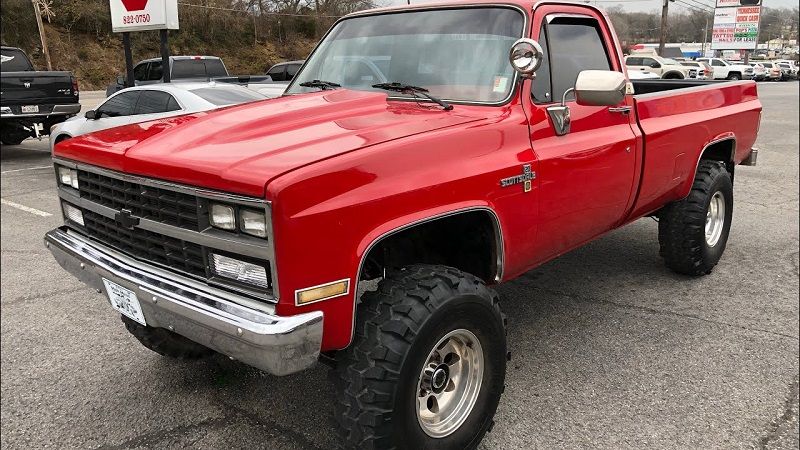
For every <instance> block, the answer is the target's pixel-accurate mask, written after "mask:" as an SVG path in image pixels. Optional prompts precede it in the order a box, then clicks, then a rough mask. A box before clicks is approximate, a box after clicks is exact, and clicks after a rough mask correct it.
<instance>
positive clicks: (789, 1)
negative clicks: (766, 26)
mask: <svg viewBox="0 0 800 450" xmlns="http://www.w3.org/2000/svg"><path fill="white" fill-rule="evenodd" d="M430 1H431V0H411V3H412V4H417V3H428V2H430ZM434 1H442V0H434ZM695 1H696V2H699V3H702V4H705V5H714V4H715V0H692V1H689V2H686V3H690V4H693V3H694V2H695ZM379 3H383V4H388V5H402V4H405V3H406V0H383V1H380V0H379ZM591 3H592V4H597V5H599V6H602V7H605V8H608V7H611V6H614V5H620V6H622V7H623V8H625V10H627V11H656V10H658V11H660V10H661V0H621V1H619V2H615V1H613V0H597V1H595V0H591ZM797 4H798V0H763V5H764V6H768V7H772V8H779V7H792V6H797ZM669 9H670V11H673V10H678V11H680V10H685V9H688V8H687V7H685V6H682V5H680V4H679V3H670V5H669Z"/></svg>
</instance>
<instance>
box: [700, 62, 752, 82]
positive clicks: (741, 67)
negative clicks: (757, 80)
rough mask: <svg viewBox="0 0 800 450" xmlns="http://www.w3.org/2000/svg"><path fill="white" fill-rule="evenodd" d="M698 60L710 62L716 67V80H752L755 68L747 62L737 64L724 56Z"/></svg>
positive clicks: (714, 76)
mask: <svg viewBox="0 0 800 450" xmlns="http://www.w3.org/2000/svg"><path fill="white" fill-rule="evenodd" d="M697 61H699V62H704V63H708V65H710V66H711V67H712V68H713V69H714V75H713V79H715V80H750V79H752V78H753V73H754V71H753V68H752V67H750V66H748V65H747V64H735V63H731V62H728V61H725V60H724V59H722V58H697Z"/></svg>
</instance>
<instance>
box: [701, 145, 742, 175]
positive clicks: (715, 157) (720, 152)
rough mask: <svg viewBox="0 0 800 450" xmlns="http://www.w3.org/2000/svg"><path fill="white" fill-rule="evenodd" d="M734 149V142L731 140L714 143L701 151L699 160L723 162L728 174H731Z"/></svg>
mask: <svg viewBox="0 0 800 450" xmlns="http://www.w3.org/2000/svg"><path fill="white" fill-rule="evenodd" d="M735 149H736V141H735V140H734V139H733V138H730V139H725V140H724V141H719V142H715V143H713V144H711V145H709V146H708V147H706V148H705V149H703V154H702V155H700V159H701V160H703V159H709V160H712V161H721V162H724V163H725V167H726V168H727V169H728V172H730V173H733V152H734V150H735Z"/></svg>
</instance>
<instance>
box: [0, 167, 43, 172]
mask: <svg viewBox="0 0 800 450" xmlns="http://www.w3.org/2000/svg"><path fill="white" fill-rule="evenodd" d="M52 168H53V166H38V167H26V168H24V169H12V170H4V171H2V172H0V173H12V172H22V171H25V170H37V169H52Z"/></svg>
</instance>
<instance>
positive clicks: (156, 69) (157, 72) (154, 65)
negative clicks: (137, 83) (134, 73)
mask: <svg viewBox="0 0 800 450" xmlns="http://www.w3.org/2000/svg"><path fill="white" fill-rule="evenodd" d="M163 76H164V70H163V67H162V65H161V61H153V62H151V63H150V72H149V73H148V74H147V79H148V80H150V81H158V80H160V79H161V78H162V77H163Z"/></svg>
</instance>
